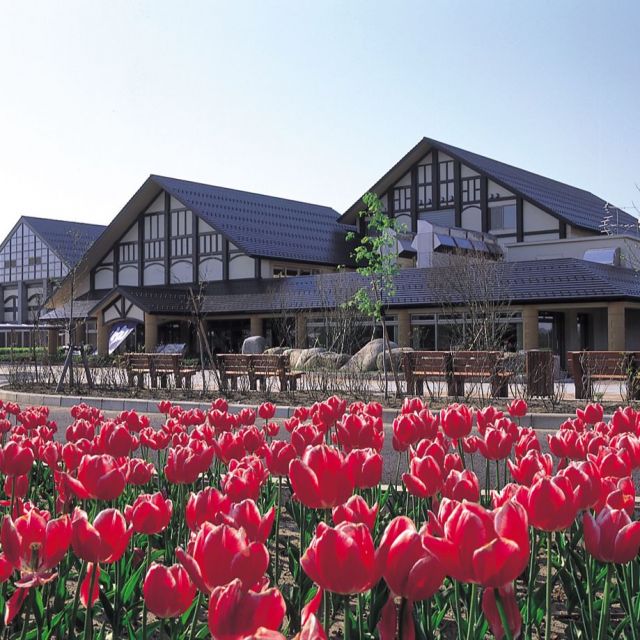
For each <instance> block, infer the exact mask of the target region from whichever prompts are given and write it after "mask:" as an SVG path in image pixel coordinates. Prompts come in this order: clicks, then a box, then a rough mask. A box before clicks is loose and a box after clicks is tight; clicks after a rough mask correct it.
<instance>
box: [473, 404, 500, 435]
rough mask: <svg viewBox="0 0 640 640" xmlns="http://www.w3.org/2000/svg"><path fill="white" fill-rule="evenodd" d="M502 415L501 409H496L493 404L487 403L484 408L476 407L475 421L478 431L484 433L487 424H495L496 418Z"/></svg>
mask: <svg viewBox="0 0 640 640" xmlns="http://www.w3.org/2000/svg"><path fill="white" fill-rule="evenodd" d="M503 416H504V413H502V411H500V410H498V409H496V408H495V407H494V406H491V405H489V406H488V407H485V408H484V409H476V422H477V423H478V431H479V432H480V433H481V434H484V432H485V430H486V428H487V427H488V426H492V425H495V422H496V420H499V419H500V418H502V417H503Z"/></svg>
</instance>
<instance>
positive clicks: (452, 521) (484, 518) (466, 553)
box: [424, 498, 529, 587]
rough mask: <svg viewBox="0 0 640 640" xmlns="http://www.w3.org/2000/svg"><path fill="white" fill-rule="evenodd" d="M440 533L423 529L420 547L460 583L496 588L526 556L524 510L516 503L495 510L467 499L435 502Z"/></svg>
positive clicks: (516, 572)
mask: <svg viewBox="0 0 640 640" xmlns="http://www.w3.org/2000/svg"><path fill="white" fill-rule="evenodd" d="M438 520H439V524H440V526H441V527H442V531H443V534H444V536H443V537H436V536H434V535H433V534H431V533H428V532H427V533H425V535H424V546H425V547H426V548H427V549H428V550H429V551H431V553H432V554H433V555H435V556H436V557H437V558H438V559H439V560H440V561H441V562H442V564H443V565H444V567H445V570H446V573H447V575H449V576H451V578H453V579H454V580H458V581H459V582H475V583H478V584H480V585H482V586H485V587H501V586H503V585H505V584H508V583H509V582H513V581H514V580H515V579H516V578H517V577H518V576H519V575H520V574H521V573H522V572H523V571H524V569H525V567H526V566H527V562H528V560H529V530H528V525H527V513H526V511H525V510H524V508H523V507H522V506H521V505H519V504H518V503H517V502H508V503H506V504H504V505H503V506H501V507H499V508H497V509H495V510H494V511H487V510H486V509H484V508H483V507H481V506H480V505H477V504H473V503H470V502H463V503H460V502H452V501H450V500H447V499H446V498H445V499H443V500H442V503H441V504H440V510H439V512H438Z"/></svg>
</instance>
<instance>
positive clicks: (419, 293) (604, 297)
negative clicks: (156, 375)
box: [89, 258, 640, 316]
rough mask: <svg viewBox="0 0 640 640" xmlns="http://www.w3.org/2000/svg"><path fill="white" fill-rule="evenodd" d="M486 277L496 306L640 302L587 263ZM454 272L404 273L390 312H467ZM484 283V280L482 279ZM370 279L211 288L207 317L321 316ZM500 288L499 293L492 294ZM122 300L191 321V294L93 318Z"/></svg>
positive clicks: (634, 281) (622, 279) (630, 284)
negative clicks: (124, 305)
mask: <svg viewBox="0 0 640 640" xmlns="http://www.w3.org/2000/svg"><path fill="white" fill-rule="evenodd" d="M483 269H486V272H485V273H484V274H483V275H484V276H486V277H487V278H490V282H491V283H492V286H491V287H488V288H487V289H486V290H487V295H489V293H488V292H491V293H492V294H493V296H492V297H493V300H494V301H500V302H509V303H511V304H526V303H540V302H546V303H553V302H572V301H582V302H586V301H594V302H596V301H611V300H640V277H639V276H638V274H637V273H635V271H633V270H631V269H622V268H620V267H613V266H610V265H603V264H598V263H595V262H588V261H586V260H580V259H578V258H556V259H550V260H527V261H523V262H494V263H486V266H485V267H483ZM455 277H456V276H455V273H454V274H453V275H452V270H451V269H450V268H448V267H431V268H424V269H413V268H412V269H402V270H401V271H400V272H399V273H398V274H397V275H396V277H395V287H396V293H395V294H394V295H393V296H391V297H390V298H389V299H388V301H387V302H388V304H389V306H390V307H391V309H393V308H394V307H395V308H403V307H404V308H407V307H431V308H433V309H436V310H437V309H442V307H443V305H445V306H449V305H452V304H454V305H455V304H462V305H464V304H469V302H470V298H469V297H468V296H471V297H473V295H474V294H473V293H472V292H465V290H464V288H460V289H457V290H456V287H455V286H454V285H453V283H452V278H455ZM480 277H482V276H480ZM366 282H367V281H366V279H365V278H363V277H362V276H360V275H359V274H358V273H356V272H354V271H351V272H341V273H328V274H320V275H316V276H297V277H293V278H275V279H271V280H228V281H226V282H212V283H210V284H209V285H208V286H207V287H206V288H205V289H204V291H203V300H202V308H201V310H202V312H203V313H205V314H210V315H216V314H220V315H223V314H227V315H229V314H239V315H241V314H244V313H260V312H262V313H279V312H281V311H282V310H283V309H285V310H289V311H306V310H314V309H315V310H320V309H327V308H332V307H336V306H337V305H339V304H341V303H343V302H346V301H347V300H349V298H351V297H352V296H353V294H354V293H355V292H356V291H357V290H358V289H359V288H360V287H363V286H366ZM493 284H495V286H493ZM115 294H120V295H122V296H124V297H125V298H127V299H128V300H130V301H131V302H133V303H134V304H135V305H136V306H138V307H139V308H141V309H142V310H143V311H145V312H146V313H151V314H162V315H181V316H184V315H185V314H186V315H189V310H190V309H191V308H192V302H191V296H190V293H189V290H188V288H186V287H183V288H172V289H166V288H164V287H125V286H121V287H116V288H115V289H113V290H112V291H111V292H109V294H107V296H105V297H104V298H103V299H102V300H101V301H99V302H97V303H95V305H94V308H93V310H90V311H89V313H90V314H92V313H93V312H94V311H95V310H96V309H98V308H101V307H102V306H103V305H104V303H105V302H106V301H107V300H110V299H112V298H113V296H114V295H115Z"/></svg>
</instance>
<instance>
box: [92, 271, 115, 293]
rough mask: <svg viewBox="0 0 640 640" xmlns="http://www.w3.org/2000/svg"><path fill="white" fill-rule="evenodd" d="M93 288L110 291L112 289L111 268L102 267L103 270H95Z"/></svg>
mask: <svg viewBox="0 0 640 640" xmlns="http://www.w3.org/2000/svg"><path fill="white" fill-rule="evenodd" d="M95 288H96V289H112V288H113V268H112V267H103V268H98V269H96V272H95Z"/></svg>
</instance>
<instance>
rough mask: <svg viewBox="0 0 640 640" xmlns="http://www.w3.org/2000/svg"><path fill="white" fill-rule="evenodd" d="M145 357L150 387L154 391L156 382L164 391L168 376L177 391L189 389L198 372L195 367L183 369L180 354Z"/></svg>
mask: <svg viewBox="0 0 640 640" xmlns="http://www.w3.org/2000/svg"><path fill="white" fill-rule="evenodd" d="M147 357H148V359H149V376H150V377H151V386H152V387H153V388H154V389H156V388H157V387H158V382H160V386H161V388H163V389H166V388H167V379H168V377H169V376H173V379H174V380H175V383H176V388H177V389H191V386H192V384H191V380H192V378H193V376H194V375H195V374H196V373H197V372H198V370H197V369H196V368H195V367H183V366H182V354H179V353H150V354H148V355H147Z"/></svg>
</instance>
